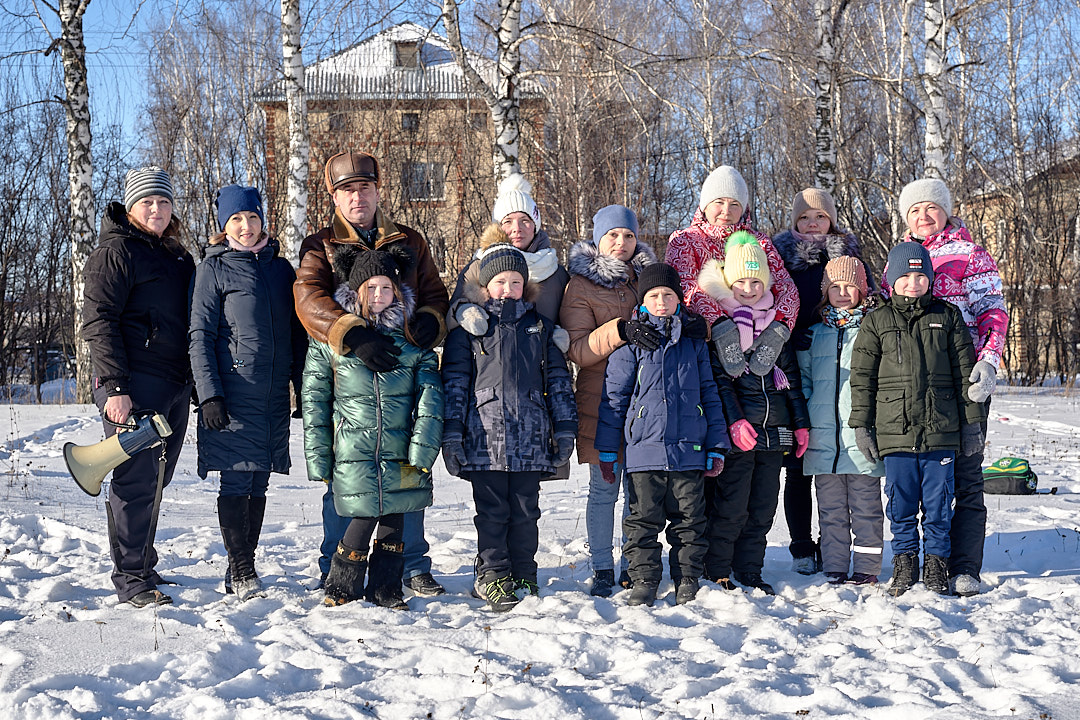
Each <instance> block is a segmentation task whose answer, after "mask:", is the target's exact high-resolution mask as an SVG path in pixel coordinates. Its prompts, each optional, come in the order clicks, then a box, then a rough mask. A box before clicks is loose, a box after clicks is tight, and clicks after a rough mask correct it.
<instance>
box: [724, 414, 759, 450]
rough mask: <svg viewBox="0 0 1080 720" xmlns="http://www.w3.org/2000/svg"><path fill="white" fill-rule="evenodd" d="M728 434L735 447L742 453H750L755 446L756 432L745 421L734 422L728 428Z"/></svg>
mask: <svg viewBox="0 0 1080 720" xmlns="http://www.w3.org/2000/svg"><path fill="white" fill-rule="evenodd" d="M728 433H729V434H730V435H731V441H732V442H733V443H735V447H737V448H739V449H740V450H742V451H743V452H750V451H751V450H753V449H754V447H755V446H757V430H755V429H754V426H753V425H751V424H750V422H749V421H748V420H746V419H743V420H736V421H735V422H733V423H731V425H729V426H728Z"/></svg>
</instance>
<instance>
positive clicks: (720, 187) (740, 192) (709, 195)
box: [698, 165, 750, 210]
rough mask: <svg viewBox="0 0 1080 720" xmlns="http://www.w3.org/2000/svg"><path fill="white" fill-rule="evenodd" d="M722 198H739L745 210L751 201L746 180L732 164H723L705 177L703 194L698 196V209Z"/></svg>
mask: <svg viewBox="0 0 1080 720" xmlns="http://www.w3.org/2000/svg"><path fill="white" fill-rule="evenodd" d="M720 198H731V199H732V200H738V201H739V204H740V205H742V207H743V210H746V207H747V205H748V204H749V203H750V191H749V190H748V189H747V187H746V180H744V179H743V176H742V175H740V174H739V171H738V170H736V169H735V168H733V167H731V166H730V165H721V166H720V167H718V168H716V169H715V170H713V171H712V172H711V173H709V177H707V178H705V182H703V183H702V184H701V195H700V196H699V197H698V210H704V209H705V206H706V205H708V204H709V203H711V202H712V201H713V200H719V199H720Z"/></svg>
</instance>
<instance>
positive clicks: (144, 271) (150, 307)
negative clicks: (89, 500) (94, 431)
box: [82, 166, 195, 607]
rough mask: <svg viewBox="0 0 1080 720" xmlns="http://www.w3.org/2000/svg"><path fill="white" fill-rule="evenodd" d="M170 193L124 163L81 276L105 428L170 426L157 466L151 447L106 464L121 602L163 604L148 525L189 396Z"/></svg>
mask: <svg viewBox="0 0 1080 720" xmlns="http://www.w3.org/2000/svg"><path fill="white" fill-rule="evenodd" d="M172 201H173V188H172V180H171V178H170V177H169V175H168V173H166V172H165V171H164V170H162V169H161V168H159V167H154V166H148V167H143V168H138V169H135V170H131V171H130V172H129V173H128V174H127V176H126V177H125V179H124V201H123V202H122V203H118V202H114V203H111V204H110V205H109V206H108V208H107V209H106V211H105V217H104V218H103V219H102V221H101V234H100V238H99V242H98V246H97V248H95V249H94V251H93V252H91V253H90V257H89V258H88V259H87V262H86V269H85V274H84V280H83V282H84V286H83V293H84V299H83V328H82V331H83V339H84V340H85V341H86V343H87V344H88V345H89V347H90V360H91V363H92V365H93V373H94V378H93V392H94V402H95V403H97V406H98V408H99V409H100V410H101V412H102V415H103V416H104V417H105V419H106V423H105V434H106V436H111V435H113V434H115V433H116V431H117V427H116V424H121V425H122V424H125V423H128V422H129V421H130V418H131V415H132V413H133V412H134V411H139V410H153V411H156V412H158V413H161V414H162V415H163V416H164V417H165V419H166V421H167V422H168V424H169V426H170V427H171V429H172V434H170V435H169V436H168V437H167V438H166V439H165V452H164V458H165V462H164V464H163V465H162V464H161V463H159V458H160V457H162V454H161V453H160V452H159V451H158V450H156V449H154V450H147V451H143V452H139V453H137V454H135V455H134V456H133V457H132V458H131V459H130V460H127V461H126V462H123V463H122V464H120V465H118V466H117V467H116V468H115V469H114V470H113V477H112V483H111V487H110V489H109V491H107V493H106V494H107V503H106V512H107V514H108V521H109V546H110V548H111V550H112V559H113V572H112V580H113V585H114V586H115V587H116V593H117V596H118V597H119V598H120V601H121V602H126V603H130V604H132V605H135V606H136V607H146V606H148V605H167V604H170V603H172V598H170V597H169V596H168V595H166V594H165V593H163V592H161V591H160V590H158V589H157V587H158V585H159V584H161V583H162V582H163V580H162V579H161V576H160V575H158V573H157V571H156V570H155V569H154V566H155V565H156V564H157V559H158V557H157V552H156V551H155V550H154V529H155V528H156V526H157V511H158V505H159V503H160V501H161V495H160V492H161V489H162V488H164V486H166V485H168V483H169V481H170V480H171V479H172V474H173V470H174V469H175V467H176V461H177V458H179V456H180V447H181V445H183V442H184V433H185V432H186V430H187V418H188V402H189V399H190V397H191V369H190V367H189V363H188V354H187V344H188V343H187V330H188V328H187V313H188V287H189V285H190V282H191V276H192V273H193V272H194V269H195V263H194V261H193V260H192V258H191V255H190V253H188V252H187V251H186V250H185V249H184V248H183V246H182V245H181V244H180V242H179V240H178V235H179V222H178V220H177V218H176V217H174V216H173V204H172ZM159 474H160V477H159Z"/></svg>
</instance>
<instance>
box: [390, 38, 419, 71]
mask: <svg viewBox="0 0 1080 720" xmlns="http://www.w3.org/2000/svg"><path fill="white" fill-rule="evenodd" d="M394 64H395V65H397V66H398V67H403V68H418V67H420V43H418V42H415V41H414V42H396V43H394Z"/></svg>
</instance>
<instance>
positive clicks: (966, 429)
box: [960, 423, 986, 457]
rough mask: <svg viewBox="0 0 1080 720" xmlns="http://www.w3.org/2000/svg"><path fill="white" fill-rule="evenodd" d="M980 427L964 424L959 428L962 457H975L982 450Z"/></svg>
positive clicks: (982, 438) (983, 440) (982, 440)
mask: <svg viewBox="0 0 1080 720" xmlns="http://www.w3.org/2000/svg"><path fill="white" fill-rule="evenodd" d="M985 441H986V438H984V437H983V431H982V426H980V425H976V424H975V423H965V424H964V425H962V426H961V427H960V454H961V455H963V456H964V457H971V456H972V455H976V454H978V453H979V451H981V450H982V449H983V443H984V442H985Z"/></svg>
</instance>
